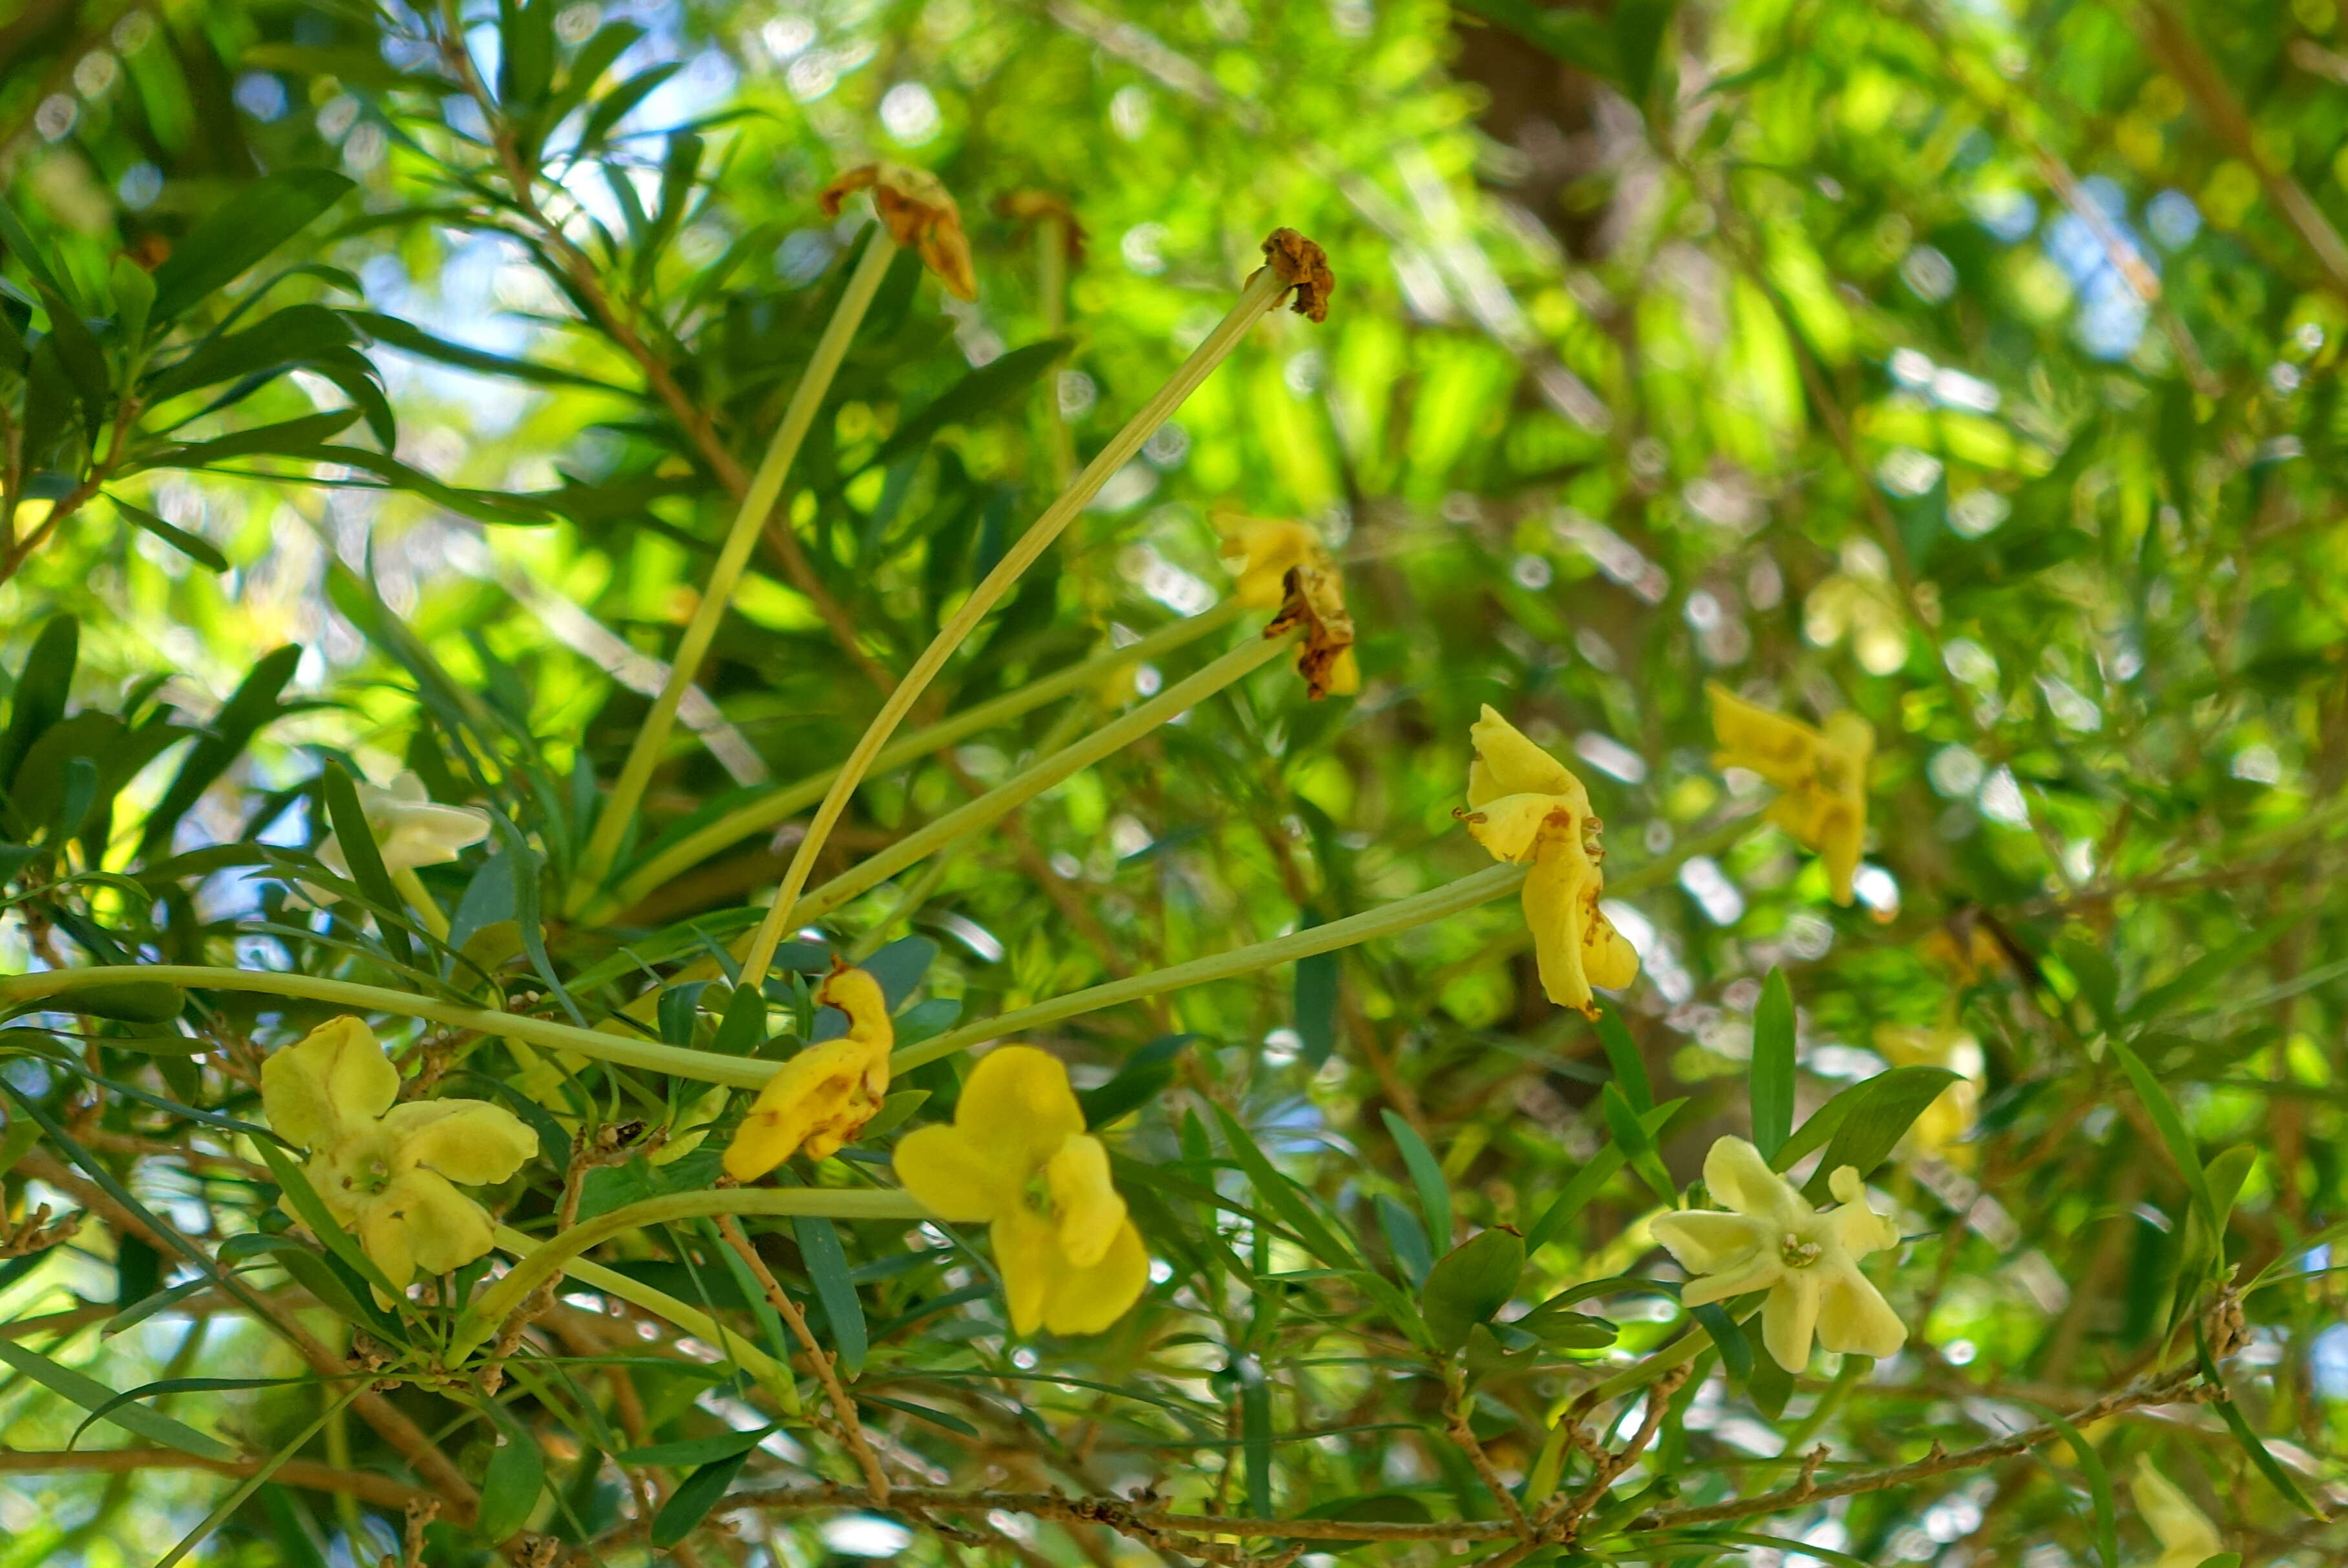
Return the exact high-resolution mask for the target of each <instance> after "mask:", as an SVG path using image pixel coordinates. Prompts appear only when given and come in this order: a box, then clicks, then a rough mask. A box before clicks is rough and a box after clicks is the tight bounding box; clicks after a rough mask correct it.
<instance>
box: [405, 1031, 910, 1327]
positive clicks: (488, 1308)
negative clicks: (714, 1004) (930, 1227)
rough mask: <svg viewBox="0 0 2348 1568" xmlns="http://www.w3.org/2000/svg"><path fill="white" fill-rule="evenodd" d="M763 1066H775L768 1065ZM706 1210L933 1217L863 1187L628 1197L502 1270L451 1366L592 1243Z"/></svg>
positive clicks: (477, 1302) (903, 1198)
mask: <svg viewBox="0 0 2348 1568" xmlns="http://www.w3.org/2000/svg"><path fill="white" fill-rule="evenodd" d="M767 1070H768V1072H769V1073H771V1072H772V1071H773V1067H772V1064H768V1068H767ZM711 1214H824V1215H828V1216H829V1217H831V1218H833V1219H836V1220H926V1219H930V1218H932V1215H931V1213H930V1212H929V1210H927V1209H926V1208H923V1207H922V1204H921V1203H920V1202H918V1201H916V1200H915V1199H914V1197H913V1196H912V1194H911V1193H909V1192H895V1191H875V1190H872V1189H868V1188H860V1189H857V1190H855V1191H839V1190H836V1189H831V1188H824V1187H727V1188H723V1189H720V1190H718V1191H708V1192H671V1193H668V1194H666V1195H665V1196H663V1197H659V1198H647V1199H645V1200H644V1202H641V1203H630V1204H629V1205H627V1207H625V1208H623V1209H614V1210H613V1211H612V1212H610V1213H608V1214H598V1215H596V1216H595V1217H594V1218H593V1219H592V1220H585V1221H582V1222H580V1223H578V1224H576V1225H573V1226H572V1227H571V1228H570V1229H569V1230H567V1231H565V1232H563V1233H561V1235H558V1236H553V1237H551V1238H549V1239H548V1240H546V1241H543V1242H540V1243H537V1244H536V1245H534V1246H532V1247H531V1248H530V1251H529V1252H528V1253H525V1254H523V1256H522V1258H521V1261H520V1262H519V1263H517V1264H514V1266H513V1267H512V1268H510V1269H509V1270H507V1271H506V1274H505V1277H504V1278H503V1279H500V1280H499V1281H498V1283H497V1284H493V1285H491V1286H490V1287H489V1289H488V1290H486V1291H483V1292H482V1293H481V1294H480V1295H479V1296H477V1297H475V1298H474V1301H473V1304H472V1305H470V1306H469V1307H467V1308H466V1309H465V1313H464V1315H463V1316H462V1317H460V1318H458V1321H457V1327H456V1332H455V1333H454V1334H453V1335H452V1336H450V1339H449V1343H448V1365H449V1366H452V1367H454V1366H457V1365H458V1364H460V1363H461V1362H463V1360H464V1359H465V1357H468V1356H469V1355H471V1354H472V1353H473V1352H474V1351H475V1350H477V1349H479V1347H480V1346H481V1343H482V1341H484V1340H486V1339H488V1338H489V1336H490V1335H492V1334H495V1333H496V1332H497V1331H498V1325H499V1324H501V1323H503V1322H504V1321H505V1320H506V1319H507V1318H508V1317H509V1316H510V1315H512V1313H513V1310H514V1308H516V1307H518V1306H520V1305H521V1304H522V1302H523V1300H524V1299H525V1298H526V1297H528V1296H529V1295H530V1292H531V1291H533V1290H536V1289H537V1288H538V1287H539V1286H540V1285H541V1284H545V1283H546V1282H547V1281H548V1280H550V1279H552V1278H553V1277H554V1276H555V1275H556V1274H561V1273H562V1272H563V1271H564V1270H565V1269H566V1268H567V1267H568V1266H569V1264H570V1263H571V1260H572V1259H573V1258H575V1257H577V1256H578V1255H579V1254H580V1253H583V1252H585V1251H586V1250H587V1249H588V1248H589V1247H592V1246H596V1245H598V1244H600V1243H604V1242H608V1241H610V1240H611V1239H612V1238H613V1236H616V1235H619V1234H621V1233H624V1232H627V1231H633V1230H638V1229H641V1228H642V1227H644V1226H645V1225H660V1224H665V1223H667V1222H670V1221H672V1220H692V1219H698V1218H701V1217H704V1216H705V1215H711Z"/></svg>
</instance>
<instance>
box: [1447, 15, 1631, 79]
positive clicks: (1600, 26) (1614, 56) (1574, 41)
mask: <svg viewBox="0 0 2348 1568" xmlns="http://www.w3.org/2000/svg"><path fill="white" fill-rule="evenodd" d="M1457 5H1458V8H1459V9H1460V10H1462V11H1468V12H1472V13H1473V14H1474V15H1478V16H1481V17H1483V18H1484V19H1485V20H1487V21H1488V22H1494V23H1498V25H1499V26H1503V27H1506V28H1508V29H1509V31H1510V32H1512V33H1514V34H1516V35H1517V36H1519V37H1520V38H1523V39H1524V40H1525V41H1526V42H1527V43H1529V44H1532V45H1533V46H1536V47H1538V48H1540V49H1543V50H1545V51H1547V52H1548V53H1549V54H1551V55H1554V56H1555V57H1558V58H1559V59H1560V60H1563V61H1565V62H1566V63H1567V64H1568V65H1570V66H1575V67H1580V68H1581V69H1582V70H1585V71H1588V72H1589V73H1590V74H1591V75H1592V76H1594V77H1603V78H1604V79H1606V80H1607V81H1610V82H1616V83H1620V82H1622V79H1623V77H1622V56H1621V51H1620V47H1619V46H1618V45H1617V43H1616V41H1615V39H1616V36H1615V33H1614V30H1613V29H1612V28H1610V27H1608V26H1606V25H1605V23H1604V22H1602V21H1601V20H1600V19H1599V17H1598V16H1597V15H1595V14H1594V13H1592V12H1589V11H1584V10H1581V9H1578V8H1575V7H1571V6H1545V5H1535V4H1533V0H1457Z"/></svg>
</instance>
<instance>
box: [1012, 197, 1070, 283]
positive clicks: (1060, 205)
mask: <svg viewBox="0 0 2348 1568" xmlns="http://www.w3.org/2000/svg"><path fill="white" fill-rule="evenodd" d="M994 210H995V211H997V212H1000V213H1001V214H1003V216H1004V217H1006V218H1016V219H1018V220H1019V221H1020V222H1023V223H1039V222H1044V221H1045V220H1046V219H1056V220H1057V221H1058V222H1059V225H1060V233H1061V237H1062V242H1063V243H1064V244H1066V247H1067V253H1068V264H1069V265H1070V266H1076V265H1080V264H1081V263H1083V261H1084V259H1085V226H1084V225H1083V224H1082V223H1079V222H1076V209H1075V208H1073V207H1070V206H1069V205H1068V203H1067V201H1066V198H1064V197H1061V196H1058V195H1056V194H1054V193H1053V192H1051V191H1012V192H1011V193H1010V194H1009V195H1007V196H999V197H997V198H995V202H994Z"/></svg>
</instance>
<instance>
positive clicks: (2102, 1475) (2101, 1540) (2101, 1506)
mask: <svg viewBox="0 0 2348 1568" xmlns="http://www.w3.org/2000/svg"><path fill="white" fill-rule="evenodd" d="M2038 1410H2039V1413H2040V1414H2041V1415H2043V1416H2044V1417H2045V1418H2046V1420H2047V1423H2048V1424H2049V1425H2050V1426H2052V1427H2053V1428H2054V1429H2055V1430H2056V1431H2058V1432H2060V1433H2062V1434H2063V1439H2064V1440H2065V1442H2067V1443H2069V1444H2070V1445H2071V1451H2072V1452H2073V1453H2074V1454H2076V1455H2077V1456H2078V1459H2079V1473H2080V1474H2081V1475H2082V1476H2084V1477H2085V1478H2086V1482H2087V1496H2088V1497H2089V1498H2090V1499H2092V1500H2093V1501H2094V1503H2095V1506H2096V1555H2097V1556H2099V1557H2101V1558H2102V1559H2103V1562H2104V1568H2120V1536H2119V1512H2118V1511H2117V1510H2116V1509H2115V1508H2114V1507H2113V1506H2112V1476H2111V1472H2110V1471H2109V1470H2106V1469H2105V1468H2104V1456H2103V1455H2101V1454H2099V1453H2097V1452H2096V1445H2095V1444H2093V1443H2091V1442H2089V1441H2088V1440H2087V1439H2086V1436H2085V1434H2084V1433H2082V1432H2081V1431H2080V1430H2079V1429H2078V1428H2076V1427H2075V1426H2073V1425H2072V1424H2071V1423H2070V1422H2068V1421H2066V1420H2065V1419H2064V1418H2063V1417H2062V1415H2061V1413H2060V1412H2058V1411H2056V1410H2054V1409H2052V1408H2048V1407H2046V1406H2044V1405H2041V1406H2039V1407H2038Z"/></svg>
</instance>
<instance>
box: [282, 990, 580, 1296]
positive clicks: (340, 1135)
mask: <svg viewBox="0 0 2348 1568" xmlns="http://www.w3.org/2000/svg"><path fill="white" fill-rule="evenodd" d="M261 1106H262V1110H263V1114H264V1115H266V1116H267V1117H268V1119H269V1125H270V1127H271V1128H272V1129H273V1130H275V1131H276V1132H277V1133H278V1134H279V1135H280V1136H281V1137H283V1138H284V1139H285V1140H287V1141H288V1142H291V1143H294V1144H297V1145H299V1146H300V1147H302V1148H304V1149H306V1150H309V1151H310V1160H309V1162H308V1163H307V1164H306V1165H304V1167H303V1174H304V1176H306V1177H307V1178H308V1179H309V1182H310V1185H311V1186H313V1187H314V1188H316V1189H317V1192H318V1196H319V1198H320V1200H321V1201H323V1202H324V1203H325V1205H326V1209H327V1212H330V1213H331V1214H333V1215H334V1217H335V1220H336V1221H337V1222H340V1223H342V1224H344V1225H346V1226H348V1227H350V1228H351V1229H352V1230H353V1231H354V1232H355V1233H357V1235H358V1239H359V1244H360V1245H361V1246H362V1247H364V1248H366V1254H367V1256H368V1257H370V1258H372V1259H373V1260H374V1261H375V1264H376V1267H377V1268H379V1269H381V1270H382V1271H383V1274H384V1277H385V1278H386V1279H387V1280H389V1281H390V1282H391V1283H392V1284H393V1285H394V1286H400V1285H405V1284H407V1282H408V1281H409V1280H410V1279H412V1278H413V1277H414V1276H415V1274H416V1271H417V1269H419V1268H420V1269H422V1270H423V1271H424V1272H426V1273H427V1274H447V1273H448V1272H449V1271H450V1270H452V1269H458V1268H462V1267H463V1266H464V1265H465V1264H469V1263H471V1262H472V1261H473V1260H474V1259H475V1258H478V1257H480V1256H482V1255H483V1254H485V1253H488V1252H489V1247H490V1243H491V1237H492V1226H491V1223H490V1220H489V1211H487V1210H486V1209H484V1208H482V1207H481V1205H480V1204H479V1203H478V1202H474V1201H473V1200H472V1199H470V1198H469V1197H467V1196H466V1195H465V1194H464V1193H462V1192H459V1191H458V1190H457V1184H458V1183H460V1182H461V1183H463V1184H465V1185H467V1186H480V1185H485V1184H487V1183H489V1182H495V1181H504V1180H506V1179H507V1178H508V1177H510V1176H511V1175H512V1174H513V1173H514V1172H515V1171H519V1170H520V1169H521V1166H522V1162H523V1161H526V1160H528V1159H529V1158H530V1156H531V1155H532V1154H534V1153H536V1152H537V1151H538V1139H537V1136H536V1135H535V1134H533V1133H532V1132H531V1131H530V1129H529V1128H528V1127H526V1126H524V1125H523V1124H522V1121H521V1119H520V1118H519V1117H517V1116H515V1115H514V1114H513V1113H512V1112H511V1111H510V1110H507V1109H505V1108H503V1107H502V1106H495V1105H491V1104H489V1103H488V1102H487V1101H486V1100H478V1099H412V1100H408V1101H406V1102H405V1103H401V1102H400V1101H399V1069H398V1068H395V1067H393V1066H392V1064H391V1059H390V1057H386V1055H385V1054H384V1050H383V1047H382V1046H381V1045H379V1044H378V1043H377V1042H376V1037H375V1034H374V1031H372V1030H370V1029H369V1028H368V1027H367V1026H366V1024H365V1023H363V1022H361V1021H360V1020H359V1019H356V1018H335V1019H332V1020H330V1021H328V1022H326V1023H324V1024H321V1025H320V1026H318V1027H316V1028H314V1029H313V1030H311V1031H310V1032H309V1034H307V1035H305V1036H304V1037H302V1038H301V1039H300V1040H299V1041H297V1042H296V1043H294V1044H293V1045H291V1046H288V1047H285V1048H284V1049H283V1050H282V1051H279V1052H277V1053H276V1054H275V1055H273V1056H272V1057H270V1058H269V1059H268V1060H267V1061H266V1062H264V1063H263V1064H262V1068H261Z"/></svg>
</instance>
